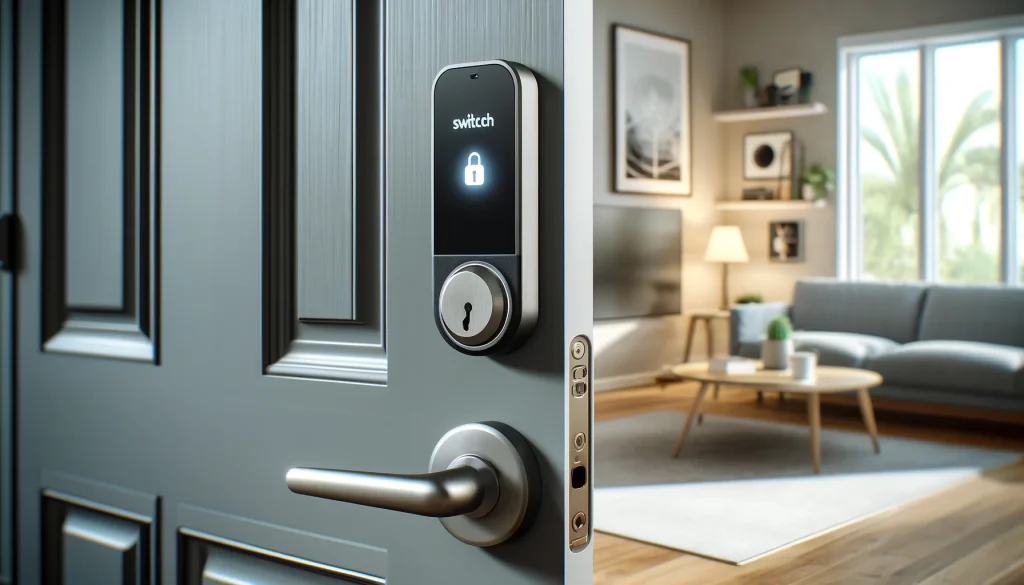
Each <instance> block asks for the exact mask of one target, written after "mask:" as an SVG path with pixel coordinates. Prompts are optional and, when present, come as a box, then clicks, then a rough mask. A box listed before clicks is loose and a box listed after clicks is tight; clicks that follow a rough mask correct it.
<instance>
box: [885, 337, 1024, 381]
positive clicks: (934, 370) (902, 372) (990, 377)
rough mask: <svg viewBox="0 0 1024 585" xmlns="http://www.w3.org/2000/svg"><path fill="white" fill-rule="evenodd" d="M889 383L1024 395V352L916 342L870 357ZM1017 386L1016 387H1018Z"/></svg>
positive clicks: (987, 345) (972, 343) (972, 344)
mask: <svg viewBox="0 0 1024 585" xmlns="http://www.w3.org/2000/svg"><path fill="white" fill-rule="evenodd" d="M865 366H866V367H867V368H868V369H870V370H874V371H876V372H878V373H879V374H881V375H882V378H884V380H885V383H886V384H891V385H893V386H906V387H910V388H915V387H916V388H937V389H942V390H965V391H979V392H992V393H996V392H999V393H1017V392H1024V387H1022V386H1021V379H1022V378H1021V370H1022V369H1024V349H1021V348H1017V347H1009V346H1005V345H995V344H992V343H980V342H977V341H915V342H913V343H908V344H906V345H903V346H900V347H898V348H896V349H894V350H892V351H890V352H887V353H884V354H881V355H878V356H875V357H873V358H870V359H868V360H867V362H866V363H865ZM1015 386H1016V387H1015Z"/></svg>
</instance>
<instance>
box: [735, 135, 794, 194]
mask: <svg viewBox="0 0 1024 585" xmlns="http://www.w3.org/2000/svg"><path fill="white" fill-rule="evenodd" d="M792 172H793V133H792V132H761V133H758V134H747V135H746V136H744V137H743V178H744V179H747V180H750V179H759V180H766V179H775V180H779V179H788V178H789V177H790V175H791V174H792ZM776 197H778V195H776Z"/></svg>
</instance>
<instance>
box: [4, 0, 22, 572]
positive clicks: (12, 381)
mask: <svg viewBox="0 0 1024 585" xmlns="http://www.w3.org/2000/svg"><path fill="white" fill-rule="evenodd" d="M16 20H17V9H16V0H0V214H10V215H11V216H12V217H13V218H14V219H15V221H14V222H13V225H12V227H13V228H17V227H18V225H19V224H18V222H17V217H18V212H17V198H16V197H15V193H16V192H17V189H16V186H17V175H16V169H17V164H16V162H17V159H16V147H15V145H16V144H17V142H16V138H17V131H16V125H17V117H16V116H17V108H16V103H17V98H16V96H17V91H16V82H15V80H16V62H17V59H16V54H17V53H16V51H15V47H16V46H17V30H18V29H17V26H16V25H15V22H16ZM18 231H19V230H17V229H14V233H13V234H12V240H15V239H16V238H18V236H19V234H18ZM17 252H18V247H17V246H13V247H12V252H11V253H12V255H13V256H14V260H15V261H14V266H15V268H17V264H18V262H17V260H18V258H17ZM16 278H17V272H16V271H9V272H0V585H10V584H11V583H15V582H17V578H16V577H15V575H16V574H17V573H16V571H15V563H16V562H17V560H16V559H17V545H16V543H15V541H14V527H15V525H16V523H17V506H16V505H15V502H16V494H15V493H14V486H15V485H17V484H16V483H15V481H14V474H15V469H17V460H16V457H17V449H16V446H15V440H16V439H15V438H16V437H17V433H16V426H15V425H16V424H17V416H15V412H16V408H17V399H16V393H15V387H16V381H17V372H16V369H15V368H16V364H17V360H16V357H17V356H16V354H15V347H16V344H15V340H16V339H17V311H16V310H15V309H16V307H17V302H16V301H17V299H16V298H15V295H16V294H17V286H15V283H16Z"/></svg>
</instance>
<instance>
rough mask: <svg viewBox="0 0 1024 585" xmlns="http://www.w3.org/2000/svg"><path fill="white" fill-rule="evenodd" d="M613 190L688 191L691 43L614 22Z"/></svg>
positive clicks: (673, 192) (689, 169)
mask: <svg viewBox="0 0 1024 585" xmlns="http://www.w3.org/2000/svg"><path fill="white" fill-rule="evenodd" d="M614 38H615V72H614V79H615V81H614V83H615V190H616V191H619V192H624V193H651V194H660V195H684V196H689V195H690V193H691V181H692V179H691V174H692V161H691V148H690V141H691V127H690V42H689V41H687V40H685V39H677V38H673V37H667V36H664V35H659V34H654V33H650V32H646V31H642V30H637V29H634V28H629V27H625V26H620V25H616V26H615V28H614Z"/></svg>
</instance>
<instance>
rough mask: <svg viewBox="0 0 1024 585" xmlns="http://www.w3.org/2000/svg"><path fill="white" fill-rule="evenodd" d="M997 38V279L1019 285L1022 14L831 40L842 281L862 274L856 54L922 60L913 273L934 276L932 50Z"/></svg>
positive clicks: (838, 262)
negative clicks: (835, 88) (905, 54)
mask: <svg viewBox="0 0 1024 585" xmlns="http://www.w3.org/2000/svg"><path fill="white" fill-rule="evenodd" d="M985 41H999V42H1000V43H1001V44H1000V53H1001V68H1000V71H1001V74H1002V75H1001V80H1000V88H1001V89H1000V104H1001V108H1000V110H1001V111H1000V125H1001V126H1000V140H1001V149H1000V169H999V173H1000V177H1001V190H1002V193H1001V196H1002V197H1001V201H1002V214H1001V215H1002V222H1001V223H1002V225H1001V230H1002V234H1001V236H1002V237H1001V245H1000V262H999V264H1000V268H999V272H1000V282H1001V283H1002V284H1004V285H1009V286H1021V285H1024V282H1021V278H1020V276H1021V274H1020V272H1021V267H1020V261H1021V258H1019V255H1018V249H1017V248H1018V246H1019V242H1018V238H1020V237H1022V236H1024V225H1018V223H1019V217H1018V215H1019V213H1018V210H1019V207H1020V205H1019V204H1020V202H1019V198H1018V196H1017V194H1018V193H1019V191H1018V189H1019V188H1020V185H1019V184H1018V183H1019V177H1018V174H1017V172H1016V170H1017V166H1018V164H1020V159H1019V158H1018V153H1017V151H1018V149H1017V145H1018V144H1017V141H1018V136H1017V117H1018V116H1021V115H1024V113H1021V112H1017V111H1016V107H1015V105H1016V98H1017V95H1018V92H1021V91H1024V87H1018V86H1022V85H1024V78H1021V79H1016V68H1017V57H1018V55H1017V51H1016V47H1017V43H1018V42H1020V41H1024V16H1012V17H1006V18H995V19H987V20H977V21H970V22H961V23H954V24H948V25H939V26H929V27H921V28H913V29H906V30H901V31H893V32H884V33H871V34H865V35H855V36H846V37H841V38H840V39H839V40H838V42H837V48H838V51H837V54H838V59H837V67H836V72H837V75H836V78H837V83H838V91H837V94H836V95H837V98H838V99H837V102H838V103H837V108H836V124H837V132H836V138H837V143H836V155H837V156H836V158H837V161H836V162H837V163H838V164H837V165H836V242H837V246H836V274H837V276H838V277H839V278H841V279H844V280H861V279H863V258H862V250H863V216H862V214H861V197H860V193H861V191H860V185H859V179H860V176H859V173H858V172H857V169H859V168H860V164H859V163H860V142H861V141H860V139H859V137H860V134H859V132H858V131H857V128H858V126H859V118H857V116H858V115H859V112H860V108H859V104H858V94H859V89H860V71H859V61H860V59H861V58H863V57H868V56H875V55H881V54H886V53H895V52H904V51H918V54H919V58H920V60H921V65H920V75H919V84H920V85H919V88H918V89H919V92H918V94H919V95H918V99H919V100H920V101H919V104H918V107H919V116H920V123H919V128H920V132H921V136H920V141H919V148H920V149H921V156H920V157H919V165H920V168H919V169H918V176H919V179H918V197H919V201H918V210H919V213H918V217H919V219H918V222H919V223H918V237H919V244H918V246H919V250H918V279H919V280H921V281H925V282H937V281H938V280H939V261H938V246H937V245H936V244H937V239H938V233H937V232H938V227H937V224H938V221H937V215H936V211H937V210H936V209H935V203H936V197H935V189H936V185H935V178H936V177H937V176H938V175H937V161H936V148H935V136H934V134H935V124H934V121H935V84H934V78H935V52H936V50H938V49H941V48H943V47H950V46H957V45H963V44H968V43H977V42H985Z"/></svg>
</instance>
